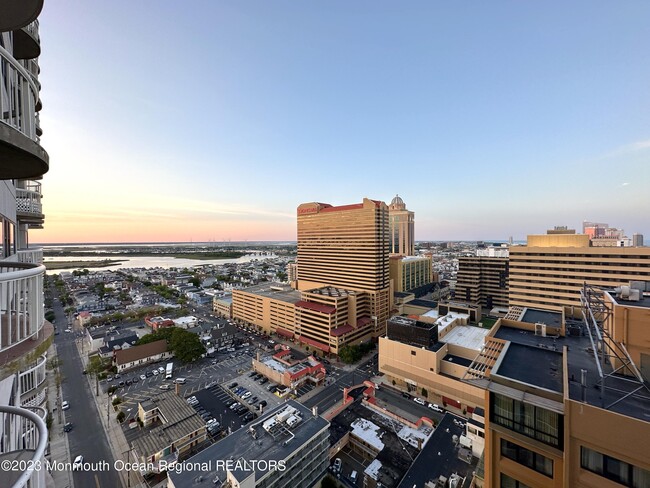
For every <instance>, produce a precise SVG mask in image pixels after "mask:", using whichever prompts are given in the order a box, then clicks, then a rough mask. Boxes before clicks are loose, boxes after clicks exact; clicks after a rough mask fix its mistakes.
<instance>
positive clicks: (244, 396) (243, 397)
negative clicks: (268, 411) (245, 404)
mask: <svg viewBox="0 0 650 488" xmlns="http://www.w3.org/2000/svg"><path fill="white" fill-rule="evenodd" d="M251 395H252V393H251V392H250V391H247V392H246V393H244V394H243V395H242V396H241V399H242V400H246V399H247V398H248V397H249V396H251Z"/></svg>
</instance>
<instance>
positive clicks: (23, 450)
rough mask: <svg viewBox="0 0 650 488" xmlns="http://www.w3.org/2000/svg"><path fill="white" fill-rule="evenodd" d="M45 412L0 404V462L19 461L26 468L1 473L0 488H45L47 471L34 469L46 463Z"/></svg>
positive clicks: (4, 470) (40, 409) (5, 470)
mask: <svg viewBox="0 0 650 488" xmlns="http://www.w3.org/2000/svg"><path fill="white" fill-rule="evenodd" d="M44 413H45V411H44V409H42V408H30V409H25V408H19V407H11V406H8V405H0V437H1V438H2V442H1V443H0V462H1V463H3V464H4V462H5V461H10V462H18V463H20V465H21V466H23V465H24V466H25V468H26V469H24V470H23V469H16V470H9V469H2V470H0V486H3V487H7V488H23V487H29V488H45V486H46V479H47V477H48V476H47V475H46V473H47V470H46V469H36V468H37V467H38V465H39V464H41V463H43V464H44V462H45V448H46V446H47V427H46V424H45V421H44V420H43V417H44ZM49 481H52V480H51V477H50V480H49Z"/></svg>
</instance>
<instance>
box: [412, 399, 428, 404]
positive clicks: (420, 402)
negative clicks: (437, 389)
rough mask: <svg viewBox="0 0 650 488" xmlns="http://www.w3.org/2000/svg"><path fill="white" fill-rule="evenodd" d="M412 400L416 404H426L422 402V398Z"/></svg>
mask: <svg viewBox="0 0 650 488" xmlns="http://www.w3.org/2000/svg"><path fill="white" fill-rule="evenodd" d="M413 401H414V402H415V403H417V404H418V405H426V403H425V402H424V400H422V398H414V399H413Z"/></svg>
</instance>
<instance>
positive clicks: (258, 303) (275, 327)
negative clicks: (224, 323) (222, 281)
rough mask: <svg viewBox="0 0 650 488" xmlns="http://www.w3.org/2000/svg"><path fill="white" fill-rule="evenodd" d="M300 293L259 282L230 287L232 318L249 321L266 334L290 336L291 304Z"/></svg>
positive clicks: (292, 329) (293, 320) (292, 328)
mask: <svg viewBox="0 0 650 488" xmlns="http://www.w3.org/2000/svg"><path fill="white" fill-rule="evenodd" d="M299 301H300V292H298V291H296V290H294V289H292V288H291V287H290V286H289V285H286V284H283V283H260V284H259V285H255V286H251V287H249V288H244V289H243V290H233V293H232V311H233V318H235V319H237V320H242V321H244V322H247V323H249V324H253V325H255V326H257V327H258V328H260V329H262V330H263V331H264V332H265V333H266V334H272V333H278V334H281V335H285V336H287V337H293V334H294V333H295V328H296V327H295V323H296V312H295V304H296V302H299Z"/></svg>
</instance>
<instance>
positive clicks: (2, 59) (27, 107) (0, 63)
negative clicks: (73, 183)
mask: <svg viewBox="0 0 650 488" xmlns="http://www.w3.org/2000/svg"><path fill="white" fill-rule="evenodd" d="M3 3H4V0H0V12H3V11H2V7H3ZM14 3H16V4H17V3H20V2H14ZM3 14H4V12H3ZM38 103H39V90H38V85H37V84H36V82H35V81H34V79H33V75H32V74H30V72H29V71H28V70H27V69H25V67H24V66H22V65H21V63H20V62H19V61H17V60H16V59H14V57H13V56H12V55H11V54H10V53H9V52H8V51H7V50H6V49H4V48H3V47H0V179H4V180H6V179H29V178H37V177H40V176H43V175H44V174H45V173H46V172H47V170H48V168H49V157H48V155H47V152H45V150H44V149H43V148H42V147H41V145H40V140H39V136H38V134H37V124H36V112H37V110H38V107H37V105H38Z"/></svg>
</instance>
